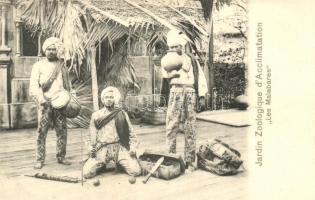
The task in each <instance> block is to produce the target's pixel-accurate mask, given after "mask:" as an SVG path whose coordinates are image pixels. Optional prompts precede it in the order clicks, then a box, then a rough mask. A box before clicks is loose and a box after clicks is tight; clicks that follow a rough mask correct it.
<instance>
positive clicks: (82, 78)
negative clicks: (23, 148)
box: [2, 0, 207, 128]
mask: <svg viewBox="0 0 315 200" xmlns="http://www.w3.org/2000/svg"><path fill="white" fill-rule="evenodd" d="M6 8H7V10H8V17H7V18H8V19H9V21H10V23H8V30H7V31H8V33H12V34H13V35H9V34H8V36H9V37H12V36H13V37H14V38H12V39H11V40H10V41H9V42H8V43H9V44H8V46H10V47H11V50H12V53H11V60H12V61H13V62H10V63H9V64H8V66H9V67H8V68H10V69H11V70H8V71H10V73H9V76H8V77H7V78H8V79H9V80H10V81H11V85H10V87H9V88H10V89H9V90H10V91H11V92H8V97H7V100H6V102H5V103H6V105H5V106H3V108H4V109H3V113H7V115H10V116H6V114H4V115H2V116H6V117H5V118H9V119H4V120H3V121H4V123H6V124H5V125H4V127H7V128H9V127H10V128H17V127H26V126H34V125H36V109H35V105H34V104H33V103H32V102H31V101H30V99H29V97H28V77H29V75H30V71H31V67H32V64H33V63H34V62H36V61H37V60H38V59H41V56H43V52H42V51H41V44H42V42H43V41H44V40H45V38H47V37H50V36H57V37H60V38H62V40H63V41H64V44H65V59H66V61H67V65H68V67H69V71H70V72H71V73H72V77H73V83H74V86H75V87H76V89H77V91H78V95H79V97H80V98H81V99H80V100H81V101H82V102H83V104H85V105H86V109H87V110H91V108H92V107H93V108H94V109H97V108H98V102H99V101H98V91H99V90H101V89H102V88H104V87H105V85H113V84H114V85H116V86H119V87H120V88H121V91H123V93H124V94H125V95H126V94H127V92H129V93H136V94H142V95H149V94H152V93H154V92H155V90H154V88H153V89H152V85H154V82H153V81H152V72H154V67H153V66H154V65H153V57H154V55H155V54H163V53H165V50H166V45H165V35H166V33H167V31H168V30H169V29H172V28H175V29H181V30H183V31H185V32H186V34H187V35H188V36H190V38H191V41H192V43H193V44H194V46H195V47H196V48H198V47H200V46H202V45H203V44H204V42H203V40H205V39H206V35H207V33H206V31H205V28H204V27H203V24H202V23H200V21H201V20H202V19H201V13H200V8H198V9H193V8H184V9H183V8H180V7H176V8H175V7H172V6H171V5H166V4H165V3H164V2H163V1H138V0H136V1H135V0H132V1H131V0H115V1H110V0H103V1H100V0H98V1H97V0H89V1H84V0H25V1H14V2H8V4H6ZM13 19H15V20H14V23H15V25H16V26H15V27H14V26H12V24H13ZM7 54H8V53H7ZM11 72H12V73H11ZM88 80H90V81H88ZM91 86H92V87H91ZM9 93H10V94H9ZM92 100H94V104H92ZM91 105H93V106H91ZM9 110H10V112H9ZM81 121H87V118H85V117H83V118H82V120H81Z"/></svg>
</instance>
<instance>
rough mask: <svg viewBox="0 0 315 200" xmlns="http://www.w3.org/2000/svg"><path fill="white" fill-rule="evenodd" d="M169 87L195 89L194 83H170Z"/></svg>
mask: <svg viewBox="0 0 315 200" xmlns="http://www.w3.org/2000/svg"><path fill="white" fill-rule="evenodd" d="M171 87H177V88H193V89H195V87H194V85H188V84H172V85H171Z"/></svg>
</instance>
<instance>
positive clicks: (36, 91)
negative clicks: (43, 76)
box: [29, 63, 45, 103]
mask: <svg viewBox="0 0 315 200" xmlns="http://www.w3.org/2000/svg"><path fill="white" fill-rule="evenodd" d="M29 95H30V97H31V98H32V99H33V100H34V101H36V102H37V103H43V102H45V99H44V96H43V92H42V90H41V88H40V86H39V65H37V64H36V63H35V64H34V66H33V68H32V72H31V77H30V88H29Z"/></svg>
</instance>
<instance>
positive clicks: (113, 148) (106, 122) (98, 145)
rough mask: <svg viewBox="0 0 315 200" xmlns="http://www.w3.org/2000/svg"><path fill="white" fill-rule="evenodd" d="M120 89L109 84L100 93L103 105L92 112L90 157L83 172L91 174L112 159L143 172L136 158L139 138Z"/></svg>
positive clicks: (130, 170) (129, 170)
mask: <svg viewBox="0 0 315 200" xmlns="http://www.w3.org/2000/svg"><path fill="white" fill-rule="evenodd" d="M120 97H121V95H120V92H119V90H118V89H117V88H116V87H111V86H109V87H107V88H105V89H104V90H103V91H102V93H101V101H102V103H103V104H104V108H102V109H100V110H98V111H96V112H94V113H93V114H92V116H91V122H90V134H89V137H88V139H87V143H88V147H89V150H90V158H89V159H88V160H87V161H86V163H85V164H84V166H83V176H84V177H85V178H92V177H94V176H96V175H97V174H98V173H99V172H100V169H102V168H104V167H106V165H107V164H109V163H110V162H114V164H115V165H118V166H119V167H121V168H123V170H124V171H125V172H126V173H127V174H128V175H130V176H139V175H140V174H141V168H140V165H139V163H138V161H137V159H136V149H137V147H138V140H137V137H136V134H135V132H134V131H133V129H132V125H131V123H130V120H129V117H128V115H127V113H126V112H125V111H123V110H122V109H121V108H120V107H119V106H118V103H119V100H120Z"/></svg>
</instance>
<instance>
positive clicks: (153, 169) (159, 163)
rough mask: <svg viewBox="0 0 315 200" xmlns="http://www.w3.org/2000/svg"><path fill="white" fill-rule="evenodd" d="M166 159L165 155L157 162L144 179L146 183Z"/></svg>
mask: <svg viewBox="0 0 315 200" xmlns="http://www.w3.org/2000/svg"><path fill="white" fill-rule="evenodd" d="M163 161H164V156H163V157H161V158H160V159H159V160H158V161H157V162H156V163H155V165H154V166H153V167H152V169H151V171H150V172H149V174H148V175H147V176H146V177H145V179H144V180H143V181H142V182H143V183H144V184H146V183H147V182H148V180H149V178H150V177H151V176H152V174H153V173H154V172H155V171H156V170H157V169H158V168H159V167H160V165H161V164H162V163H163Z"/></svg>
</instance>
